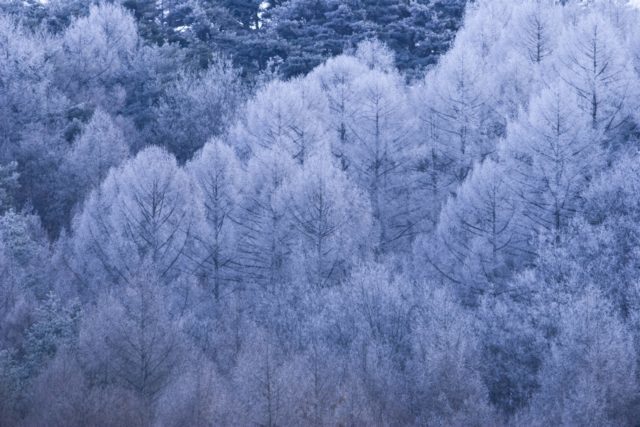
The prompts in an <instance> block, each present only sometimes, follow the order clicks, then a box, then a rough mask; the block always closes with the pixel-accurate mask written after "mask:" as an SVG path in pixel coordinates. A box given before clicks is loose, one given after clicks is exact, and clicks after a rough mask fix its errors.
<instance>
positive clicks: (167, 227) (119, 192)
mask: <svg viewBox="0 0 640 427" xmlns="http://www.w3.org/2000/svg"><path fill="white" fill-rule="evenodd" d="M201 219H202V201H201V198H200V194H199V192H198V191H197V189H196V187H195V185H194V183H193V182H192V180H191V179H190V178H189V177H188V175H187V174H186V173H185V172H184V171H183V170H181V169H180V168H179V167H178V165H177V163H176V160H175V158H174V157H173V156H171V155H170V154H169V153H167V152H166V151H164V150H162V149H160V148H157V147H152V148H148V149H146V150H144V151H142V152H140V153H139V154H138V155H137V156H136V157H135V158H134V159H132V160H130V161H129V162H126V163H124V164H123V165H122V166H120V167H119V168H117V169H114V170H112V171H111V172H110V173H109V175H108V176H107V178H106V180H105V181H104V183H103V184H102V185H101V186H100V187H99V188H97V189H96V190H94V191H93V192H92V193H91V195H90V196H89V198H88V199H87V201H86V203H85V205H84V208H83V210H82V212H81V213H80V214H79V215H78V216H77V217H76V218H75V220H74V226H73V232H74V242H73V246H74V255H73V258H74V264H75V265H76V267H75V268H77V269H79V271H78V274H79V275H80V277H82V278H83V281H84V282H85V283H84V285H85V286H88V287H89V288H90V289H91V290H93V291H96V290H97V288H96V287H98V288H99V287H100V286H104V285H107V284H108V283H119V284H127V283H129V281H130V280H131V279H132V278H134V277H136V276H137V273H138V271H139V269H140V268H142V266H143V265H147V264H148V265H150V267H151V268H153V269H155V271H156V273H157V275H158V279H159V280H164V281H165V282H169V281H171V280H174V279H176V278H177V277H179V276H180V275H181V274H184V273H188V272H189V271H190V268H192V267H190V263H189V262H188V261H187V258H186V257H185V254H186V253H187V251H188V248H189V246H190V245H191V244H192V237H191V235H192V232H193V231H194V230H197V229H199V227H200V222H201Z"/></svg>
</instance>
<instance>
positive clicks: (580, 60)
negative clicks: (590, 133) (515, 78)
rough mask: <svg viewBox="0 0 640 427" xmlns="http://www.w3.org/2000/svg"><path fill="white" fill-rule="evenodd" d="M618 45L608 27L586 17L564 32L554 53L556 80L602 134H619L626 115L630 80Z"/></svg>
mask: <svg viewBox="0 0 640 427" xmlns="http://www.w3.org/2000/svg"><path fill="white" fill-rule="evenodd" d="M621 46H623V41H622V39H621V37H620V36H619V35H618V33H617V32H616V30H615V29H614V28H612V26H611V24H610V23H609V22H608V21H607V20H606V19H604V18H603V17H602V16H601V15H599V14H589V15H588V16H586V17H584V18H582V19H581V20H580V22H578V23H577V25H576V26H575V27H574V28H570V29H569V30H567V32H566V34H565V36H564V37H563V44H562V46H561V48H560V49H559V51H558V54H557V69H558V74H559V75H560V78H561V79H562V80H563V81H564V82H565V83H566V84H568V85H569V86H570V87H571V88H573V90H574V91H575V92H576V94H577V95H578V97H579V104H578V105H579V107H580V109H581V110H582V111H583V112H584V114H585V115H586V116H587V117H588V118H589V121H590V123H591V126H592V127H593V128H594V129H597V130H600V131H602V132H605V133H610V132H615V133H617V132H619V131H621V130H622V129H620V128H621V126H623V125H624V124H625V123H626V121H627V120H628V116H629V113H630V104H631V102H630V101H631V99H630V95H631V94H632V93H633V91H632V90H631V89H632V77H631V74H630V63H629V56H628V55H627V54H626V52H625V51H624V50H623V49H621ZM615 133H614V135H615Z"/></svg>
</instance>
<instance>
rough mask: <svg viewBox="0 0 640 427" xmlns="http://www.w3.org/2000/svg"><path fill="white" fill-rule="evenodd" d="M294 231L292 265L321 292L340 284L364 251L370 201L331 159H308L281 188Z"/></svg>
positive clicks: (367, 231)
mask: <svg viewBox="0 0 640 427" xmlns="http://www.w3.org/2000/svg"><path fill="white" fill-rule="evenodd" d="M283 193H284V194H285V196H284V197H285V199H286V200H287V206H288V211H289V216H290V221H291V223H292V225H293V228H294V230H295V238H296V243H295V244H296V246H295V248H296V250H295V255H294V257H293V262H294V263H295V264H297V265H298V266H299V268H301V271H300V273H302V278H303V280H306V281H308V282H309V284H311V285H313V286H315V287H318V288H321V287H325V286H330V285H332V284H335V283H337V282H338V281H339V280H340V279H341V278H343V277H345V275H346V274H347V273H348V271H349V269H350V266H351V265H353V263H354V262H357V261H358V259H359V258H360V257H362V256H363V255H364V254H365V253H366V252H365V247H366V246H367V239H368V237H369V233H370V221H371V213H370V208H369V201H368V198H367V196H366V194H364V193H363V192H362V191H361V190H360V189H358V188H357V187H356V186H355V184H354V183H353V182H352V181H351V180H350V179H349V178H348V177H347V176H346V174H345V173H344V172H342V171H341V170H339V169H337V168H336V167H335V166H334V165H333V164H332V162H331V159H329V158H327V157H326V155H325V156H324V157H315V158H311V159H309V162H308V163H307V164H306V165H305V167H304V169H302V170H299V171H297V173H294V174H293V175H292V177H291V178H290V179H289V183H288V184H287V185H286V186H285V188H284V189H283Z"/></svg>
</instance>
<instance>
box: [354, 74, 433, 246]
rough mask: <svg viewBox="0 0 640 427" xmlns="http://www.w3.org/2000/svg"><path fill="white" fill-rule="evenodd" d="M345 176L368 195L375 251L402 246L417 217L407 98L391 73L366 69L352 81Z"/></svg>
mask: <svg viewBox="0 0 640 427" xmlns="http://www.w3.org/2000/svg"><path fill="white" fill-rule="evenodd" d="M355 93H356V99H357V101H356V102H355V103H354V104H353V105H352V107H353V112H352V113H351V117H352V124H351V127H352V132H353V142H350V143H349V144H345V145H344V152H345V157H346V158H347V162H348V165H349V167H348V169H347V172H348V174H349V175H350V176H351V177H353V179H354V180H355V182H356V183H358V184H359V185H360V186H361V188H364V189H365V190H366V191H368V193H369V197H370V200H371V207H372V211H373V218H374V222H375V224H374V226H375V227H376V232H375V233H376V236H377V237H376V239H375V241H374V246H375V248H376V251H377V252H378V253H384V252H386V251H388V250H390V249H391V248H392V247H394V246H397V245H401V244H402V243H404V242H407V241H408V239H409V238H411V237H412V236H413V235H414V234H415V233H416V231H417V228H418V224H419V222H420V219H421V214H420V212H418V211H417V209H418V207H417V206H416V205H415V204H414V203H407V200H410V201H411V199H410V197H411V195H412V193H411V191H412V190H414V188H412V185H413V182H412V172H413V169H412V167H413V166H414V158H413V156H414V154H415V145H413V144H412V140H411V138H410V135H411V127H412V125H413V121H412V120H411V119H409V117H410V115H409V109H408V102H407V95H406V92H405V91H404V88H403V87H402V86H401V84H400V80H399V79H398V76H397V75H395V74H385V73H382V72H380V71H371V72H369V73H367V74H365V75H364V76H362V77H361V78H359V79H358V80H357V81H356V83H355Z"/></svg>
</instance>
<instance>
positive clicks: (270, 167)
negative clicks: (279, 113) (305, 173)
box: [239, 149, 298, 291]
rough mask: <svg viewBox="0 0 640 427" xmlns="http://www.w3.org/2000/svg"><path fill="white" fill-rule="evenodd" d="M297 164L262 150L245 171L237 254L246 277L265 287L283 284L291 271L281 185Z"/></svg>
mask: <svg viewBox="0 0 640 427" xmlns="http://www.w3.org/2000/svg"><path fill="white" fill-rule="evenodd" d="M297 167H298V166H297V165H296V163H295V161H294V160H293V159H292V158H290V157H289V156H288V155H287V154H286V153H283V152H282V151H275V150H268V149H266V150H261V151H259V152H258V153H256V155H255V156H254V157H253V158H252V159H251V161H250V162H249V165H248V167H247V172H246V174H245V175H244V181H243V182H242V186H243V187H244V189H245V190H244V191H243V193H242V200H241V205H240V213H239V225H240V227H239V228H240V240H239V253H240V255H239V257H240V268H241V271H242V276H243V278H244V280H245V281H248V282H254V283H256V284H258V285H260V286H261V287H263V288H264V289H265V290H267V291H273V288H274V287H275V286H277V285H281V284H284V282H286V281H287V280H288V276H289V274H290V267H291V265H290V264H289V261H290V260H289V256H290V254H291V247H292V243H293V242H292V232H291V228H290V226H289V224H290V223H289V220H288V212H287V201H286V199H285V198H284V197H283V195H282V187H283V186H284V185H285V183H286V182H287V181H288V180H289V179H290V177H291V175H292V174H293V172H294V170H295V168H297Z"/></svg>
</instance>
